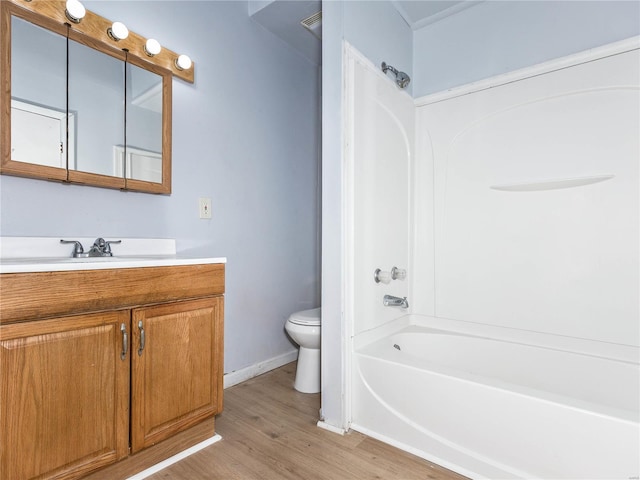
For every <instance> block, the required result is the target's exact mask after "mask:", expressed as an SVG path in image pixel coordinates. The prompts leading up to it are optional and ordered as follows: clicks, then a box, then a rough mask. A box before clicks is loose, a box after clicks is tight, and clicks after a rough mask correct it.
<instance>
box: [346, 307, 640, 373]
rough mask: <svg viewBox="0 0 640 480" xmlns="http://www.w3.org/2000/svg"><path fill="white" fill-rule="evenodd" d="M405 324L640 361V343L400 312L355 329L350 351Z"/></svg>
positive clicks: (389, 333) (635, 362) (634, 361)
mask: <svg viewBox="0 0 640 480" xmlns="http://www.w3.org/2000/svg"><path fill="white" fill-rule="evenodd" d="M409 326H416V327H422V328H431V329H435V330H443V331H446V332H454V333H458V334H463V335H468V336H473V337H478V338H485V339H488V340H499V341H504V342H510V343H516V344H521V345H527V346H534V347H540V348H547V349H551V350H559V351H563V352H570V353H577V354H581V355H589V356H593V357H598V358H603V359H606V360H615V361H619V362H626V363H631V364H634V365H640V347H635V346H632V345H622V344H617V343H609V342H601V341H597V340H590V339H584V338H576V337H566V336H561V335H556V334H549V333H543V332H534V331H530V330H520V329H516V328H509V327H499V326H495V325H489V324H486V323H478V322H469V321H466V320H454V319H449V318H443V317H434V316H431V315H421V314H416V313H411V314H407V315H403V316H401V317H398V318H396V319H395V320H392V321H391V322H387V323H385V324H384V325H380V326H378V327H375V328H372V329H369V330H365V331H362V332H358V333H355V335H354V336H353V353H354V354H356V353H358V351H359V350H360V349H362V348H363V347H364V346H366V345H369V344H371V343H373V342H375V341H377V340H380V339H381V338H384V337H387V336H389V335H392V334H393V333H397V332H398V331H400V330H402V329H404V328H406V327H409Z"/></svg>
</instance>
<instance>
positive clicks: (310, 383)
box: [284, 308, 320, 393]
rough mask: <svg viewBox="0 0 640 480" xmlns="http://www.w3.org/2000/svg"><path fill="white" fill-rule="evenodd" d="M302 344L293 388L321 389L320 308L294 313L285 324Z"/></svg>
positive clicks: (307, 390)
mask: <svg viewBox="0 0 640 480" xmlns="http://www.w3.org/2000/svg"><path fill="white" fill-rule="evenodd" d="M284 329H285V330H286V331H287V333H288V334H289V336H290V337H291V339H292V340H293V341H294V342H296V343H297V344H298V345H300V351H299V352H298V367H297V369H296V380H295V382H294V384H293V388H295V389H296V390H297V391H299V392H302V393H318V392H319V391H320V308H313V309H311V310H303V311H301V312H295V313H292V314H291V316H290V317H289V319H288V320H287V323H286V324H285V326H284Z"/></svg>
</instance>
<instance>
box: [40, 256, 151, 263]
mask: <svg viewBox="0 0 640 480" xmlns="http://www.w3.org/2000/svg"><path fill="white" fill-rule="evenodd" d="M154 258H155V257H154ZM151 259H152V258H151V257H116V256H114V257H78V258H73V257H67V258H47V259H46V261H45V262H50V263H102V262H139V261H142V260H151Z"/></svg>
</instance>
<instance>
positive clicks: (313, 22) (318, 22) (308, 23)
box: [300, 11, 322, 40]
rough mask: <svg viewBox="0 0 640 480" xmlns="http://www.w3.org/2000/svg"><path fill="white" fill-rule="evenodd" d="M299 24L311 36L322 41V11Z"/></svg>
mask: <svg viewBox="0 0 640 480" xmlns="http://www.w3.org/2000/svg"><path fill="white" fill-rule="evenodd" d="M300 24H301V25H302V26H303V27H304V28H306V29H307V30H309V31H310V32H311V33H312V34H313V35H315V36H316V37H317V38H319V39H320V40H322V11H319V12H317V13H314V14H313V15H311V16H309V17H307V18H305V19H304V20H302V21H301V22H300Z"/></svg>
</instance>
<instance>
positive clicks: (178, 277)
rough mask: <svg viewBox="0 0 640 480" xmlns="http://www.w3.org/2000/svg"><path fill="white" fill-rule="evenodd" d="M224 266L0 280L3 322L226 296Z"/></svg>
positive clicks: (17, 276) (50, 274)
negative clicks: (224, 294) (220, 295)
mask: <svg viewBox="0 0 640 480" xmlns="http://www.w3.org/2000/svg"><path fill="white" fill-rule="evenodd" d="M224 273H225V266H224V264H218V263H217V264H203V265H187V266H170V267H145V268H123V269H117V268H114V269H107V270H77V271H66V272H39V273H8V274H2V275H0V298H2V302H1V303H0V323H10V322H16V321H23V320H29V319H34V318H48V317H57V316H62V315H73V314H76V313H81V312H97V311H104V310H112V309H121V308H126V307H135V306H139V305H149V304H154V303H161V302H171V301H175V300H183V299H189V298H197V297H206V296H211V295H219V294H223V293H224Z"/></svg>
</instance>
